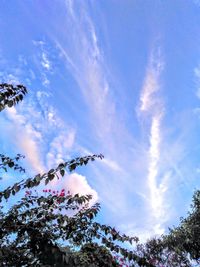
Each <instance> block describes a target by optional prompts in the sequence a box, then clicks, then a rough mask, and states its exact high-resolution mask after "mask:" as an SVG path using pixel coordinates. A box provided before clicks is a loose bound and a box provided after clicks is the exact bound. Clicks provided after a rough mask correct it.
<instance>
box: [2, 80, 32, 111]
mask: <svg viewBox="0 0 200 267" xmlns="http://www.w3.org/2000/svg"><path fill="white" fill-rule="evenodd" d="M26 93H27V89H26V87H25V86H24V85H21V84H18V85H12V84H8V83H2V84H0V111H2V110H3V109H4V108H5V107H9V108H10V107H12V106H14V105H16V104H17V103H18V102H20V101H22V100H23V98H24V95H25V94H26Z"/></svg>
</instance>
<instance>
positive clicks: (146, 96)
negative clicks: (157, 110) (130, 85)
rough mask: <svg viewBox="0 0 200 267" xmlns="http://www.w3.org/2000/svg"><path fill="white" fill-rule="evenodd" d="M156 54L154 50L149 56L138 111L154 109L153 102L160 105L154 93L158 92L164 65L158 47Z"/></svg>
mask: <svg viewBox="0 0 200 267" xmlns="http://www.w3.org/2000/svg"><path fill="white" fill-rule="evenodd" d="M157 54H158V55H155V52H152V55H151V57H150V62H149V66H148V68H147V72H146V76H145V79H144V84H143V88H142V92H141V95H140V107H139V111H140V112H145V111H146V112H150V111H151V110H154V105H155V104H156V105H160V101H161V100H160V99H158V97H157V96H156V93H158V91H159V89H160V86H159V79H160V74H161V71H162V70H163V67H164V63H163V61H162V59H161V55H160V49H158V52H157ZM156 57H157V58H156Z"/></svg>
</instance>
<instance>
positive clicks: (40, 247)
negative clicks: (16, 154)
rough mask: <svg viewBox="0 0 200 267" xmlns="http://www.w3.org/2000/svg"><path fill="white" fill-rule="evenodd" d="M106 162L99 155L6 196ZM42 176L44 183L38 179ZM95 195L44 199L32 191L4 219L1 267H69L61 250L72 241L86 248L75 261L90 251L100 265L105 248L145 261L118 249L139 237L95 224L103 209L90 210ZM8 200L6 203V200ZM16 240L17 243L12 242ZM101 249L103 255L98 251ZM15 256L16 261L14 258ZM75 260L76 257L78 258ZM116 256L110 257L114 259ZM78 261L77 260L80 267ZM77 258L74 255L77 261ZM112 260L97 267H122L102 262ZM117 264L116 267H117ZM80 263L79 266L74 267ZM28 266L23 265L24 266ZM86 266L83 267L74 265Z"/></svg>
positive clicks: (0, 231)
mask: <svg viewBox="0 0 200 267" xmlns="http://www.w3.org/2000/svg"><path fill="white" fill-rule="evenodd" d="M98 157H99V158H102V155H99V156H98V155H93V156H87V157H82V158H77V159H75V160H72V161H69V162H65V163H63V164H60V165H59V166H58V167H57V168H56V169H52V170H50V171H49V172H48V173H46V174H44V175H42V176H40V175H37V176H35V177H34V178H33V179H28V180H26V181H23V182H21V184H17V183H16V184H15V185H14V186H13V187H9V188H7V189H6V190H4V191H3V192H1V195H2V196H3V197H4V198H5V199H8V198H9V197H10V196H11V193H12V192H13V191H14V192H15V193H17V192H18V191H19V190H21V189H24V188H26V187H28V188H31V187H34V186H37V185H38V184H39V183H40V182H41V181H42V179H44V180H46V179H49V175H54V178H55V177H56V175H55V174H56V173H57V172H60V170H61V169H63V168H67V167H68V169H69V170H71V168H70V167H71V164H73V165H75V168H76V167H77V166H79V165H82V163H84V162H86V163H87V162H88V161H89V160H94V159H95V158H98ZM38 177H39V179H37V178H38ZM90 199H91V196H90V195H86V196H79V195H78V194H76V195H74V196H72V195H70V193H68V194H66V195H61V194H60V195H58V196H57V195H53V194H49V195H48V196H43V195H42V196H38V195H32V194H31V193H30V191H27V192H26V196H25V197H24V198H22V199H21V200H20V201H19V202H18V203H17V204H16V205H14V206H13V207H12V208H11V209H10V210H9V211H8V212H7V213H6V214H3V213H2V215H1V218H0V240H1V241H0V245H1V248H0V254H1V259H0V263H1V265H2V266H18V265H15V264H16V263H17V262H18V264H22V263H23V264H24V266H31V264H32V266H34V265H36V264H38V266H43V265H45V266H46V265H47V266H68V265H67V264H68V261H69V258H68V256H67V255H66V253H65V252H63V250H62V249H61V247H60V246H59V243H58V240H62V241H63V242H65V241H68V242H70V244H72V245H73V247H77V248H80V250H79V251H80V252H79V254H78V255H79V257H78V256H77V254H76V253H75V254H74V256H76V257H78V258H79V259H81V255H82V254H85V253H86V248H87V246H86V245H85V244H88V243H89V244H90V245H88V246H89V247H90V248H93V249H95V253H96V254H95V253H94V255H96V256H95V258H94V259H95V260H97V258H98V251H99V250H101V251H102V249H103V247H104V248H105V249H106V248H107V250H106V251H115V252H118V253H120V254H121V255H122V257H125V258H128V257H130V259H135V260H137V259H139V257H138V256H136V255H135V254H133V253H132V252H129V251H127V250H126V249H124V248H122V247H120V246H119V245H118V244H115V241H118V242H122V243H124V242H130V243H132V241H136V242H137V241H138V239H137V238H136V237H132V238H130V237H128V236H126V235H121V234H120V233H119V232H117V231H116V230H115V228H112V227H110V226H107V225H102V224H100V223H98V222H95V221H94V219H95V217H96V215H97V213H98V212H99V209H100V205H99V204H98V203H96V204H95V205H93V206H92V207H90V206H89V205H88V204H89V201H90ZM2 200H3V199H2ZM69 211H73V213H71V215H70V216H69V215H67V214H68V212H69ZM11 235H14V236H15V238H14V239H11V238H10V237H11ZM95 240H96V241H97V240H98V243H99V244H102V245H103V247H102V246H97V245H95ZM97 248H98V250H97ZM11 255H12V256H11ZM72 255H73V254H72ZM109 255H110V256H109ZM78 258H77V259H76V261H77V262H78V264H80V262H79V260H78ZM86 258H87V260H88V261H89V260H91V264H93V263H94V259H93V258H92V257H91V249H90V250H89V251H88V255H87V257H86ZM71 259H72V256H71ZM103 261H108V262H107V265H106V264H105V265H95V266H105V267H106V266H116V263H114V261H113V259H112V257H111V254H109V253H108V256H107V257H104V258H102V255H99V263H98V261H97V263H96V264H100V263H101V262H103ZM112 261H113V265H109V264H111V263H112ZM74 264H75V263H74ZM21 266H23V265H21ZM74 266H80V265H74Z"/></svg>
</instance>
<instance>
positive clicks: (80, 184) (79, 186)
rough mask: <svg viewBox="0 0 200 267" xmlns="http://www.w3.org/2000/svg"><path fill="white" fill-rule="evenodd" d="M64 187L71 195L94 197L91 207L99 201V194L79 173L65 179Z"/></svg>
mask: <svg viewBox="0 0 200 267" xmlns="http://www.w3.org/2000/svg"><path fill="white" fill-rule="evenodd" d="M63 187H64V188H65V190H66V191H68V190H69V191H70V193H71V194H73V195H74V194H79V195H92V200H91V201H90V205H93V204H94V203H96V202H97V201H98V194H97V192H96V191H95V190H94V189H93V188H92V187H91V186H90V185H89V184H88V181H87V179H86V177H85V176H83V175H80V174H78V173H72V174H70V175H69V176H68V177H66V178H65V181H64V183H63Z"/></svg>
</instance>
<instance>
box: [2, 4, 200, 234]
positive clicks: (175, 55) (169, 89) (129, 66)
mask: <svg viewBox="0 0 200 267" xmlns="http://www.w3.org/2000/svg"><path fill="white" fill-rule="evenodd" d="M199 24H200V1H198V0H196V1H192V0H184V1H183V0H173V1H172V0H168V1H160V0H152V1H151V0H146V1H144V0H143V1H139V0H132V1H129V0H118V1H117V0H115V1H114V0H101V1H94V0H93V1H78V0H76V1H67V0H66V1H65V0H54V1H50V0H43V1H40V0H34V1H33V0H29V1H20V0H11V1H5V0H1V2H0V29H1V30H0V80H1V82H13V83H18V82H19V83H23V84H24V85H26V86H27V88H28V89H29V95H28V96H27V97H26V98H25V100H24V101H23V103H21V104H20V105H18V106H17V107H15V108H11V109H8V110H5V111H3V112H2V113H1V116H0V127H1V136H0V143H1V150H2V151H1V152H4V153H5V152H9V154H13V155H14V154H15V153H18V152H19V153H22V154H25V155H26V161H25V165H26V166H27V167H28V169H29V174H30V175H34V174H37V173H38V172H44V171H45V170H47V169H48V168H52V167H54V166H56V164H57V163H59V162H60V161H62V160H67V159H70V158H72V157H74V156H81V155H85V154H91V153H102V154H104V156H105V159H104V160H103V161H101V162H95V163H92V164H90V165H88V166H86V167H85V168H81V169H79V170H78V171H77V172H76V173H73V174H72V175H67V176H66V177H65V179H63V180H62V182H61V185H59V184H58V182H54V185H52V186H58V187H59V186H61V187H65V188H68V189H70V190H71V191H72V192H74V193H76V192H80V193H91V194H93V196H94V201H97V200H98V201H100V202H101V204H102V212H101V215H100V216H99V219H100V220H101V221H102V222H104V223H109V224H112V225H115V226H116V227H117V228H118V229H120V230H122V231H124V232H126V233H128V234H133V235H139V237H141V238H142V239H145V238H147V237H149V236H154V235H157V234H162V233H164V232H165V231H166V230H167V228H168V226H172V225H176V224H177V223H178V221H179V217H180V216H184V215H185V214H186V211H187V210H188V208H189V205H190V202H191V197H192V194H193V192H194V190H195V189H197V188H199V185H200V182H199V176H200V142H199V134H200V28H199ZM16 179H18V178H16V177H14V178H10V177H9V176H8V175H6V176H4V178H3V185H1V187H2V188H3V187H5V186H7V185H9V184H11V183H12V182H13V181H14V180H16Z"/></svg>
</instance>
